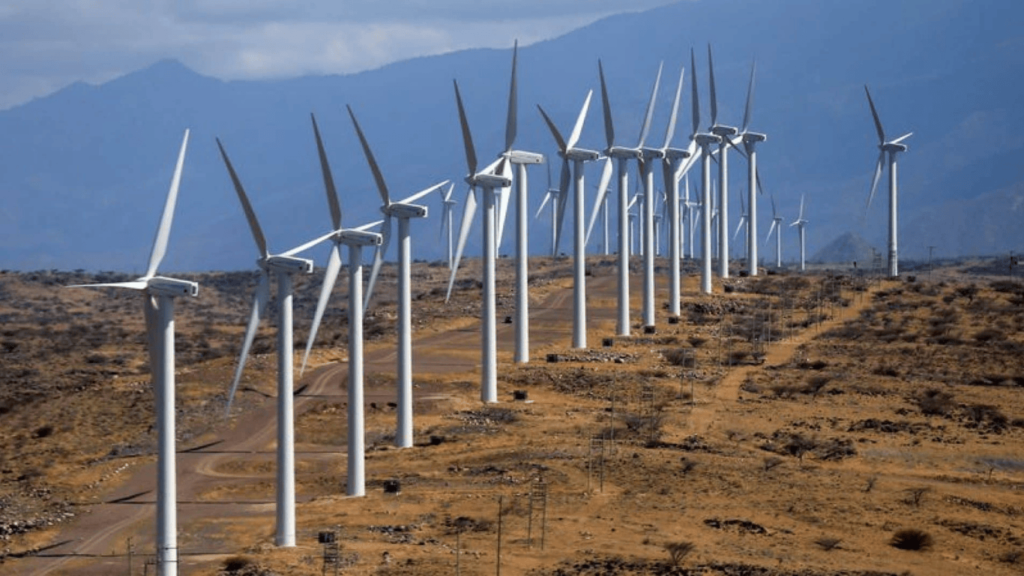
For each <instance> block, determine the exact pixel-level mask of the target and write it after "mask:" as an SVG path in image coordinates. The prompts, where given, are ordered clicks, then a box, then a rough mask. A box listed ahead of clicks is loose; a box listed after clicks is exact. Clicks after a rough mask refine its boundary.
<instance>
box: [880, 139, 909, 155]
mask: <svg viewBox="0 0 1024 576" xmlns="http://www.w3.org/2000/svg"><path fill="white" fill-rule="evenodd" d="M878 149H879V150H881V151H882V152H889V153H895V152H906V151H907V145H906V144H900V143H898V142H886V143H885V144H881V145H879V146H878Z"/></svg>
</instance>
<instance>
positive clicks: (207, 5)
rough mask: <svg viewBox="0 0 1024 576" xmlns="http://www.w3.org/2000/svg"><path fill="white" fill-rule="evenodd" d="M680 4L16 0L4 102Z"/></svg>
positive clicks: (303, 65)
mask: <svg viewBox="0 0 1024 576" xmlns="http://www.w3.org/2000/svg"><path fill="white" fill-rule="evenodd" d="M671 1H672V0H633V1H631V2H628V3H627V2H622V1H621V0H517V1H515V2H508V1H505V0H390V1H379V0H377V1H372V0H143V1H139V0H46V1H40V0H4V2H3V3H2V4H0V86H2V90H0V110H2V109H7V108H10V107H11V106H15V105H18V104H22V103H25V102H27V101H29V100H31V99H33V98H36V97H39V96H45V95H47V94H50V93H52V92H54V91H55V90H59V89H60V88H63V87H64V86H67V85H68V84H71V83H73V82H75V81H79V80H81V81H85V82H89V83H94V84H95V83H101V82H104V81H107V80H110V79H112V78H116V77H117V76H121V75H123V74H125V73H128V72H131V71H133V70H137V69H139V68H143V67H145V66H147V65H149V64H152V63H153V62H155V61H157V60H160V59H164V58H175V59H178V60H180V61H182V62H183V63H185V65H187V66H189V67H190V68H192V69H194V70H196V71H198V72H200V73H203V74H207V75H210V76H215V77H218V78H223V79H255V78H283V77H293V76H301V75H305V74H327V73H330V74H334V73H348V72H358V71H360V70H366V69H371V68H376V67H379V66H381V65H384V64H387V63H389V62H393V61H396V60H402V59H405V58H410V57H414V56H422V55H429V54H439V53H444V52H450V51H453V50H459V49H464V48H473V47H507V46H508V45H509V44H511V43H512V40H513V39H515V38H518V39H519V41H520V43H521V44H530V43H533V42H536V41H539V40H544V39H547V38H552V37H554V36H558V35H560V34H563V33H565V32H568V31H570V30H572V29H574V28H578V27H580V26H583V25H585V24H588V23H590V22H593V21H594V20H597V19H599V18H603V17H605V16H608V15H611V14H615V13H619V12H625V11H639V10H645V9H648V8H652V7H655V6H658V5H662V4H669V3H671Z"/></svg>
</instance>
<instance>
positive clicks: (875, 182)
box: [867, 150, 885, 208]
mask: <svg viewBox="0 0 1024 576" xmlns="http://www.w3.org/2000/svg"><path fill="white" fill-rule="evenodd" d="M884 164H885V151H884V150H883V151H882V152H880V153H879V154H878V163H876V164H875V175H874V177H873V178H872V179H871V193H870V194H868V205H867V207H868V208H871V200H872V199H874V197H875V190H877V189H878V180H879V179H880V178H881V177H882V166H883V165H884Z"/></svg>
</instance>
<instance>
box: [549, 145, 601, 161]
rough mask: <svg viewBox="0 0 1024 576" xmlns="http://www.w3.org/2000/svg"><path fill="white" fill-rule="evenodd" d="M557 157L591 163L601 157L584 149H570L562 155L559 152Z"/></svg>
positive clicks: (598, 153)
mask: <svg viewBox="0 0 1024 576" xmlns="http://www.w3.org/2000/svg"><path fill="white" fill-rule="evenodd" d="M558 155H559V156H561V157H562V158H565V159H566V160H574V161H578V162H593V161H594V160H597V159H598V158H600V157H601V153H600V152H597V151H595V150H587V149H585V148H570V149H568V150H566V151H565V152H564V153H562V152H559V153H558Z"/></svg>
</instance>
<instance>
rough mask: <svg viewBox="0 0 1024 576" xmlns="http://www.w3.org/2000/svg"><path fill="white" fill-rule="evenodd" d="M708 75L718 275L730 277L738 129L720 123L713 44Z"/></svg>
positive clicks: (709, 54)
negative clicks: (732, 159) (714, 139)
mask: <svg viewBox="0 0 1024 576" xmlns="http://www.w3.org/2000/svg"><path fill="white" fill-rule="evenodd" d="M708 77H709V83H710V86H711V128H710V129H709V131H710V132H711V133H712V134H714V135H716V136H718V137H719V139H720V140H719V144H718V211H719V215H720V217H719V220H718V276H719V277H721V278H728V277H729V226H728V223H729V155H728V154H727V152H728V150H729V146H730V145H731V144H732V142H731V140H730V138H731V137H732V136H735V135H736V133H737V132H739V130H738V129H736V128H734V127H733V126H725V125H723V124H719V123H718V96H717V95H716V93H715V65H714V62H712V60H711V44H708Z"/></svg>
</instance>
